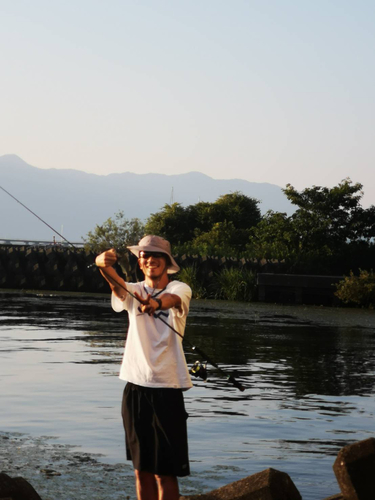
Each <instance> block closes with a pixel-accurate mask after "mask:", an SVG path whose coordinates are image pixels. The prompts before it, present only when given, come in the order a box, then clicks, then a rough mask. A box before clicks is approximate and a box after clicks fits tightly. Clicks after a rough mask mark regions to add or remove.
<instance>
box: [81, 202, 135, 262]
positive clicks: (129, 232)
mask: <svg viewBox="0 0 375 500" xmlns="http://www.w3.org/2000/svg"><path fill="white" fill-rule="evenodd" d="M143 235H144V226H143V224H142V222H141V221H140V220H139V219H131V220H128V219H126V218H125V214H124V212H122V211H119V212H118V213H116V214H115V216H114V218H112V217H110V218H109V219H107V220H106V221H105V222H104V223H103V224H101V225H99V224H97V225H96V226H95V229H94V230H93V231H89V232H88V233H87V236H86V238H83V241H84V243H85V249H86V250H88V251H91V252H95V253H100V252H103V251H104V250H108V249H109V248H114V249H116V251H117V252H119V253H120V254H121V253H123V252H124V249H125V248H126V247H127V246H128V245H135V244H137V243H138V241H139V240H140V239H141V238H142V236H143Z"/></svg>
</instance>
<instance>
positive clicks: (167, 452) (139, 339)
mask: <svg viewBox="0 0 375 500" xmlns="http://www.w3.org/2000/svg"><path fill="white" fill-rule="evenodd" d="M128 248H129V250H130V251H131V252H132V253H133V254H135V255H136V256H137V257H138V263H139V267H140V268H141V270H142V271H143V274H144V277H145V279H144V281H143V282H141V283H125V281H124V280H123V279H122V278H120V277H119V275H118V274H117V273H116V271H115V269H114V268H113V267H112V266H113V264H114V263H115V262H116V260H117V257H116V253H115V251H114V250H108V251H106V252H103V253H102V254H100V255H98V257H97V258H96V261H95V262H96V265H97V266H98V267H99V268H100V272H101V273H102V275H103V276H104V278H105V279H106V280H107V281H108V283H109V285H110V287H111V289H112V307H113V309H114V310H115V311H116V312H121V311H123V310H126V311H127V312H128V315H129V330H128V335H127V339H126V345H125V351H124V357H123V362H122V365H121V370H120V379H122V380H126V381H127V384H126V386H125V390H124V396H123V402H122V417H123V422H124V428H125V437H126V452H127V459H128V460H132V461H133V465H134V468H135V477H136V490H137V497H138V499H139V500H177V499H178V498H179V490H178V482H177V476H186V475H188V474H190V469H189V459H188V446H187V431H186V419H187V413H186V411H185V407H184V400H183V395H182V391H183V390H187V389H190V388H191V387H192V383H191V379H190V375H189V371H188V368H187V366H186V360H185V355H184V352H183V348H182V337H183V335H184V331H185V324H186V316H187V314H188V311H189V304H190V299H191V289H190V288H189V286H188V285H186V284H185V283H181V282H179V281H170V280H169V277H168V275H169V274H172V273H175V272H177V271H178V270H179V267H178V265H177V263H176V262H175V260H174V259H173V257H172V255H171V248H170V244H169V242H168V241H166V240H165V239H163V238H160V237H159V236H153V235H148V236H145V237H144V238H142V239H141V241H140V242H139V244H138V245H137V246H130V247H128ZM168 325H171V326H172V327H173V329H175V330H176V331H177V332H178V333H176V332H175V331H173V330H172V329H171V328H170V327H169V326H168Z"/></svg>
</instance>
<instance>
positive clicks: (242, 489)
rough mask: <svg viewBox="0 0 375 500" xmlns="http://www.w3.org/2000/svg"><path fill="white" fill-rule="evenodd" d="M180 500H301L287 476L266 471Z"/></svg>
mask: <svg viewBox="0 0 375 500" xmlns="http://www.w3.org/2000/svg"><path fill="white" fill-rule="evenodd" d="M181 500H302V497H301V495H300V493H299V491H298V490H297V488H296V487H295V485H294V483H293V481H292V480H291V479H290V477H289V476H288V474H286V473H285V472H280V471H277V470H275V469H266V470H264V471H262V472H258V473H257V474H253V475H252V476H248V477H245V478H244V479H240V480H239V481H236V482H234V483H230V484H227V485H225V486H222V487H221V488H218V489H217V490H213V491H210V492H209V493H206V494H203V495H193V496H187V497H181Z"/></svg>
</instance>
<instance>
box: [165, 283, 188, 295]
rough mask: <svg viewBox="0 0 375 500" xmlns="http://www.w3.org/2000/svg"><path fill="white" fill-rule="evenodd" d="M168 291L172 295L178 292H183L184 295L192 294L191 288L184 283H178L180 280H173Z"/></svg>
mask: <svg viewBox="0 0 375 500" xmlns="http://www.w3.org/2000/svg"><path fill="white" fill-rule="evenodd" d="M167 290H168V292H170V293H175V292H177V291H181V292H183V293H188V294H189V293H190V294H191V288H190V286H189V285H187V284H186V283H184V282H183V281H178V280H173V281H170V282H169V283H168V286H167Z"/></svg>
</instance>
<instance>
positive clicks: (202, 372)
mask: <svg viewBox="0 0 375 500" xmlns="http://www.w3.org/2000/svg"><path fill="white" fill-rule="evenodd" d="M0 189H1V190H2V191H4V193H6V194H7V195H8V196H10V197H11V198H13V199H14V200H15V201H16V202H17V203H19V204H20V205H21V206H23V207H24V208H26V210H27V211H29V212H30V213H31V214H32V215H34V216H35V217H36V218H37V219H39V220H40V221H41V222H43V224H45V225H46V226H47V227H49V228H50V229H51V230H52V231H53V232H54V233H56V234H57V235H58V236H60V238H62V239H63V240H65V241H66V242H67V243H68V244H69V245H70V246H72V247H73V248H74V249H75V250H78V249H77V247H76V246H74V245H73V243H71V242H70V241H69V240H67V239H66V238H65V236H63V235H62V234H60V233H59V232H58V231H56V229H54V228H53V227H52V226H50V225H49V224H48V223H47V222H46V221H45V220H43V219H42V218H41V217H39V215H37V214H36V213H35V212H33V211H32V210H31V209H30V208H28V207H27V206H26V205H25V204H24V203H22V202H21V201H20V200H18V199H17V198H16V197H15V196H13V195H12V194H11V193H9V191H7V190H6V189H5V188H3V187H2V186H0ZM94 265H95V264H91V265H90V266H88V267H93V266H94ZM100 269H101V271H102V272H103V273H104V274H105V275H106V276H108V273H106V272H105V271H104V269H103V268H100ZM110 278H111V279H112V281H113V282H114V283H116V284H117V285H118V286H120V287H121V288H123V289H124V290H125V291H126V292H127V293H128V294H129V295H131V296H132V297H133V298H134V299H136V300H138V302H140V303H141V301H140V300H139V299H138V298H137V297H136V296H135V295H134V294H133V293H132V292H130V291H129V290H128V289H127V288H126V287H125V286H123V285H122V284H121V283H119V282H118V281H117V280H116V279H114V278H113V277H112V276H111V277H110ZM157 318H158V319H159V320H160V321H161V322H162V323H164V324H165V325H166V326H168V327H169V328H170V329H171V330H172V331H173V332H174V333H176V334H177V335H178V336H179V337H181V339H183V340H184V342H185V343H186V344H187V345H188V347H190V349H192V350H193V351H196V352H197V353H198V354H200V355H201V356H202V357H203V358H204V359H205V360H206V361H207V362H208V363H210V365H212V366H213V367H214V368H216V370H217V371H218V372H219V373H221V374H222V375H224V376H225V377H226V378H227V380H228V382H230V383H231V384H233V385H234V387H236V388H237V389H239V390H240V391H241V392H243V391H244V390H245V388H244V387H243V385H242V384H241V383H240V382H238V380H236V379H235V378H234V376H233V374H229V375H228V374H227V373H226V372H225V371H224V370H223V369H222V368H220V367H219V366H218V365H217V363H215V362H214V361H213V360H212V359H210V358H209V357H208V356H207V354H206V353H205V352H203V351H202V349H200V348H199V347H197V346H194V345H193V344H192V343H191V342H189V341H188V340H186V339H185V338H184V336H183V335H181V334H180V332H178V331H177V330H176V329H175V328H174V327H173V326H172V325H170V324H169V323H168V322H167V321H165V320H164V319H163V318H162V317H161V316H157ZM191 373H192V374H193V375H195V376H198V377H200V378H202V379H203V380H205V379H206V378H207V373H206V365H205V364H202V363H200V362H199V361H198V362H196V363H195V365H194V367H193V368H192V370H191Z"/></svg>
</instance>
